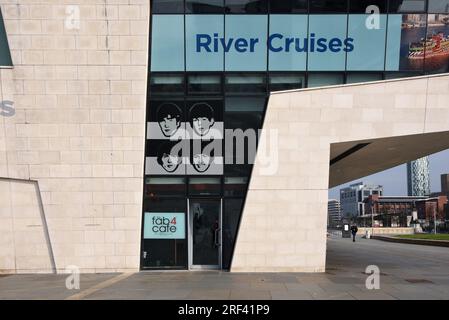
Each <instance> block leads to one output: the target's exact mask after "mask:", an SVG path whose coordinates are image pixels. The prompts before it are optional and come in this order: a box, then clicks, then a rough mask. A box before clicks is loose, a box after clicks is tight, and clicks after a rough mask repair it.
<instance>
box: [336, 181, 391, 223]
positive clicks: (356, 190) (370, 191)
mask: <svg viewBox="0 0 449 320" xmlns="http://www.w3.org/2000/svg"><path fill="white" fill-rule="evenodd" d="M370 195H379V196H382V195H383V187H382V186H379V185H366V184H363V182H358V183H355V184H351V185H350V186H349V187H347V188H344V189H341V190H340V205H341V214H342V216H343V217H358V216H363V215H364V214H365V205H364V203H363V201H364V200H365V199H366V198H368V197H369V196H370Z"/></svg>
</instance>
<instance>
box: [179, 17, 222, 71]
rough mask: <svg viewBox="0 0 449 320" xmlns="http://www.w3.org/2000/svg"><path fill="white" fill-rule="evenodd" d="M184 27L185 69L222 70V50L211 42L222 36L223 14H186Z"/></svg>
mask: <svg viewBox="0 0 449 320" xmlns="http://www.w3.org/2000/svg"><path fill="white" fill-rule="evenodd" d="M185 28H186V69H187V71H223V67H224V51H223V49H222V48H221V46H216V45H215V44H213V43H214V42H215V41H217V40H218V39H220V38H223V37H224V16H223V15H209V14H207V15H186V26H185ZM214 39H215V40H214Z"/></svg>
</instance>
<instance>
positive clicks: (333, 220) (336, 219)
mask: <svg viewBox="0 0 449 320" xmlns="http://www.w3.org/2000/svg"><path fill="white" fill-rule="evenodd" d="M340 222H341V208H340V201H338V200H336V199H330V200H329V201H328V202H327V225H328V226H330V227H335V226H337V225H338V224H340Z"/></svg>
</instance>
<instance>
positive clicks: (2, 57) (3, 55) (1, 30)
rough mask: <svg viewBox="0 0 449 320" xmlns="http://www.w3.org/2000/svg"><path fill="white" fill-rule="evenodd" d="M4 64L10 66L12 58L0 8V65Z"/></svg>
mask: <svg viewBox="0 0 449 320" xmlns="http://www.w3.org/2000/svg"><path fill="white" fill-rule="evenodd" d="M4 66H12V60H11V54H10V52H9V45H8V39H7V38H6V31H5V26H4V25H3V17H2V11H1V10H0V67H4Z"/></svg>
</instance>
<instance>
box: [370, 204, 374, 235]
mask: <svg viewBox="0 0 449 320" xmlns="http://www.w3.org/2000/svg"><path fill="white" fill-rule="evenodd" d="M371 235H374V203H373V200H372V199H371Z"/></svg>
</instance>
